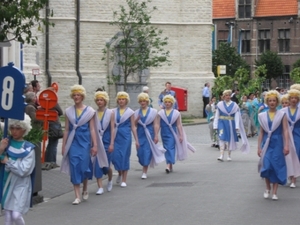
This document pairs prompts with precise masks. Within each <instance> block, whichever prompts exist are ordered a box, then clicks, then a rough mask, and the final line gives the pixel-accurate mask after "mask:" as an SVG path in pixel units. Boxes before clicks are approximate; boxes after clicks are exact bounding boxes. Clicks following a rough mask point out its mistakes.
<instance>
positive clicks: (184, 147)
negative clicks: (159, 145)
mask: <svg viewBox="0 0 300 225" xmlns="http://www.w3.org/2000/svg"><path fill="white" fill-rule="evenodd" d="M158 115H159V116H160V117H161V119H162V120H163V121H165V123H166V124H168V126H169V129H170V131H171V132H172V134H173V137H174V139H175V143H176V145H175V150H176V156H177V160H179V161H182V160H185V159H186V158H187V152H188V150H190V151H192V152H195V151H196V149H195V148H194V147H193V146H192V145H191V144H190V143H188V142H187V138H186V134H185V131H184V129H183V128H182V133H183V134H182V138H183V141H182V142H181V143H180V141H179V137H178V136H179V134H176V133H175V131H174V130H173V128H172V124H174V123H175V122H176V121H177V119H180V120H181V117H180V113H179V111H178V110H176V109H173V115H172V118H171V122H170V123H169V121H168V118H167V116H166V113H165V110H160V111H159V112H158ZM180 122H181V121H180Z"/></svg>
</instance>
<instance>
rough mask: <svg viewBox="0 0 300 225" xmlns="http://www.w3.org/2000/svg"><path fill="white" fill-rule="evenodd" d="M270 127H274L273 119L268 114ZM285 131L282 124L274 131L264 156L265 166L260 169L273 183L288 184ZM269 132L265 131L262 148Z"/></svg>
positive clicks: (263, 175) (264, 176)
mask: <svg viewBox="0 0 300 225" xmlns="http://www.w3.org/2000/svg"><path fill="white" fill-rule="evenodd" d="M268 124H269V129H271V127H272V121H271V120H270V117H269V115H268ZM282 135H283V132H282V124H280V125H279V126H278V128H277V129H276V130H275V131H274V132H273V133H272V135H271V137H270V142H269V146H268V148H267V150H266V153H265V156H264V158H263V167H262V168H261V170H260V176H261V177H263V178H267V179H269V180H270V182H271V183H278V184H281V185H284V184H286V179H287V168H286V162H285V157H284V153H283V136H282ZM267 137H268V134H267V133H266V132H265V131H264V132H263V140H262V148H263V146H264V144H265V141H266V139H267Z"/></svg>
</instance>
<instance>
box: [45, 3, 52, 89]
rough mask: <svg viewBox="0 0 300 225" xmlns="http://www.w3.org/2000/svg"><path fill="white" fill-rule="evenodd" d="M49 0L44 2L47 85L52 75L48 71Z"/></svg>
mask: <svg viewBox="0 0 300 225" xmlns="http://www.w3.org/2000/svg"><path fill="white" fill-rule="evenodd" d="M49 10H50V9H49V1H47V3H46V52H45V57H46V75H47V77H48V87H50V86H51V84H52V76H51V74H50V71H49V24H48V23H49Z"/></svg>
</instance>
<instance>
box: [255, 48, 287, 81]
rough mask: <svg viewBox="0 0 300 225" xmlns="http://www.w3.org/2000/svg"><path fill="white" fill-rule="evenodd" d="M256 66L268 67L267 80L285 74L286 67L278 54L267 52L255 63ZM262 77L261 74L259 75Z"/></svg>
mask: <svg viewBox="0 0 300 225" xmlns="http://www.w3.org/2000/svg"><path fill="white" fill-rule="evenodd" d="M255 64H256V66H262V65H266V69H267V75H266V78H267V79H271V78H274V79H276V78H277V77H279V76H281V75H282V74H283V68H284V65H283V63H282V60H281V58H280V56H278V54H277V53H276V52H271V51H266V52H264V53H263V54H262V55H261V56H260V58H259V59H258V60H256V61H255ZM259 75H261V74H259Z"/></svg>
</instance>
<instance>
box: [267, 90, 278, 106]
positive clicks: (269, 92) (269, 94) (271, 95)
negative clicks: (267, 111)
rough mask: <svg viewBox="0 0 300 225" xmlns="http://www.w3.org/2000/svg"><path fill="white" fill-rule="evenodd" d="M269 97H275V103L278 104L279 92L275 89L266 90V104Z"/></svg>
mask: <svg viewBox="0 0 300 225" xmlns="http://www.w3.org/2000/svg"><path fill="white" fill-rule="evenodd" d="M271 97H275V98H276V99H277V105H279V103H280V94H279V93H278V91H275V90H272V91H268V92H267V93H266V95H265V99H264V102H265V103H266V104H267V103H268V99H269V98H271Z"/></svg>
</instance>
